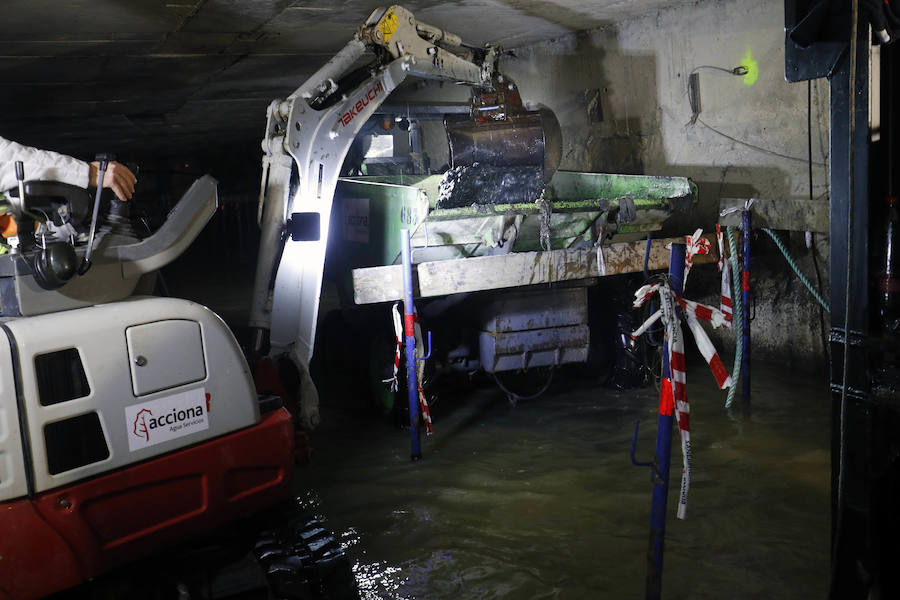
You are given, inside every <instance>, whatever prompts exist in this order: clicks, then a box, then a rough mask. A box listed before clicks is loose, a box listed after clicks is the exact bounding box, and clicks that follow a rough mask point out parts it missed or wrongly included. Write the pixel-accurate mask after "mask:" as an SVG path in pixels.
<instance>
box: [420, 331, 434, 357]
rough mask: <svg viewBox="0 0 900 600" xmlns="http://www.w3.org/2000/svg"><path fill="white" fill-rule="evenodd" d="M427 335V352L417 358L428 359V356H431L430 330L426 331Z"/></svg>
mask: <svg viewBox="0 0 900 600" xmlns="http://www.w3.org/2000/svg"><path fill="white" fill-rule="evenodd" d="M427 337H428V354H426V355H425V356H420V357H419V358H418V359H417V360H428V359H429V358H431V332H430V331H429V332H428V333H427Z"/></svg>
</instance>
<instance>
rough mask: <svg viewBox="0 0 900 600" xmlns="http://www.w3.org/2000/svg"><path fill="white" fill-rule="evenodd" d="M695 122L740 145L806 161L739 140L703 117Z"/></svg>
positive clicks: (803, 159) (818, 164)
mask: <svg viewBox="0 0 900 600" xmlns="http://www.w3.org/2000/svg"><path fill="white" fill-rule="evenodd" d="M697 122H698V123H700V124H701V125H703V126H704V127H706V128H707V129H709V130H710V131H712V132H713V133H716V134H718V135H720V136H722V137H723V138H726V139H729V140H731V141H732V142H734V143H735V144H741V145H742V146H747V147H748V148H752V149H754V150H756V151H757V152H762V153H764V154H771V155H772V156H777V157H778V158H783V159H785V160H795V161H799V162H802V163H805V162H806V161H807V159H805V158H799V157H796V156H790V155H788V154H782V153H780V152H775V151H774V150H769V149H768V148H763V147H762V146H757V145H756V144H751V143H750V142H745V141H744V140H740V139H738V138H736V137H732V136H730V135H728V134H727V133H725V132H723V131H719V130H718V129H716V128H715V127H713V126H712V125H710V124H708V123H707V122H706V121H704V120H703V119H697ZM813 164H814V165H816V166H818V167H824V166H827V165H826V164H825V163H820V162H817V163H813Z"/></svg>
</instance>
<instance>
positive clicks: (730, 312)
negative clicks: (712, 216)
mask: <svg viewBox="0 0 900 600" xmlns="http://www.w3.org/2000/svg"><path fill="white" fill-rule="evenodd" d="M716 240H717V241H718V242H719V263H718V266H719V272H720V273H721V274H722V297H721V300H720V302H719V310H721V311H722V313H723V314H724V315H725V321H726V323H725V325H724V327H726V328H727V327H731V321H732V320H733V319H734V302H733V300H732V298H731V264H730V263H729V262H728V261H727V260H725V243H724V242H723V240H722V228H721V227H720V226H719V225H718V224H716Z"/></svg>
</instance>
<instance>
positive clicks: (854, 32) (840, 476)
mask: <svg viewBox="0 0 900 600" xmlns="http://www.w3.org/2000/svg"><path fill="white" fill-rule="evenodd" d="M850 11H851V25H850V86H849V90H848V95H849V96H850V115H849V116H850V127H849V133H848V140H847V141H848V144H849V145H848V155H849V161H848V162H849V164H848V169H847V183H848V189H847V192H848V193H847V275H846V277H847V279H846V284H845V286H844V357H843V366H842V373H841V406H840V411H839V417H838V427H839V429H838V473H837V502H836V504H837V506H836V510H837V517H836V519H835V531H834V540H833V547H832V550H831V577H830V579H831V581H830V582H829V586H828V596H829V598H833V597H834V595H833V594H834V588H835V584H836V583H837V567H838V562H839V560H838V553H839V551H840V543H841V531H842V529H843V521H844V519H843V517H844V501H845V499H844V485H845V478H846V468H847V457H846V449H845V446H846V443H847V431H846V429H847V428H846V424H847V373H848V371H849V366H850V360H849V359H850V291H851V286H850V281H851V279H852V271H853V267H852V260H853V208H854V206H853V205H854V197H855V194H854V190H853V185H854V182H855V181H854V180H855V177H854V170H855V169H854V164H853V162H854V158H855V153H854V151H853V142H854V140H853V137H854V134H855V133H856V54H857V42H858V40H857V36H858V30H859V0H851V8H850Z"/></svg>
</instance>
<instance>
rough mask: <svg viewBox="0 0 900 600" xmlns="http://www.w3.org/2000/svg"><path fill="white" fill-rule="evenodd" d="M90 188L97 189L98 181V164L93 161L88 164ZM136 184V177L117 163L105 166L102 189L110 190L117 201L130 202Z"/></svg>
mask: <svg viewBox="0 0 900 600" xmlns="http://www.w3.org/2000/svg"><path fill="white" fill-rule="evenodd" d="M90 166H91V170H90V179H89V181H90V183H89V185H90V187H97V183H98V181H97V180H98V179H100V163H99V162H98V161H94V162H92V163H91V164H90ZM135 183H137V177H135V176H134V173H132V172H131V170H130V169H129V168H128V167H126V166H125V165H123V164H122V163H118V162H115V161H113V162H111V163H109V164H107V165H106V176H105V177H104V178H103V187H105V188H110V189H111V190H112V191H113V192H115V194H116V196H118V198H119V200H121V201H123V202H125V201H126V200H130V199H131V197H132V196H133V195H134V184H135Z"/></svg>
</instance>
